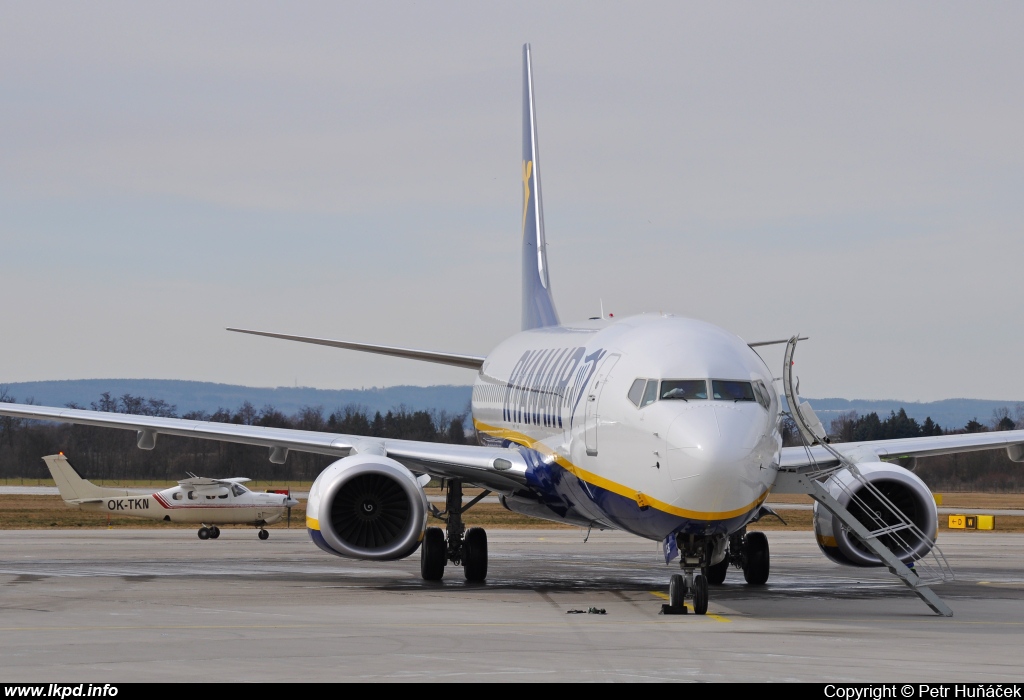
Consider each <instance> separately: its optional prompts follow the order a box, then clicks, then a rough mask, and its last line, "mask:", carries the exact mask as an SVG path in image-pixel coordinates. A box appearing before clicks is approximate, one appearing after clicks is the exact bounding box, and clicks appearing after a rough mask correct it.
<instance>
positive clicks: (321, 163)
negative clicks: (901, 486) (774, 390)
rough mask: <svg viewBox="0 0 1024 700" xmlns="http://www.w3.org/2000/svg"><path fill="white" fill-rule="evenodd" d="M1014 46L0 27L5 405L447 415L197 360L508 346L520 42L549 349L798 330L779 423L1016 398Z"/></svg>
mask: <svg viewBox="0 0 1024 700" xmlns="http://www.w3.org/2000/svg"><path fill="white" fill-rule="evenodd" d="M1021 27H1024V5H1021V4H1020V3H943V2H926V3H893V2H878V3H871V2H857V3H782V2H773V3H743V4H729V3H682V2H678V1H677V0H673V1H672V2H646V3H639V4H638V3H600V2H594V1H593V0H588V1H587V2H579V3H574V2H542V3H531V2H523V1H521V0H519V1H517V2H514V3H513V2H509V3H480V2H466V3H457V2H438V3H426V2H423V3H412V2H379V1H375V2H366V3H354V2H348V3H339V2H326V3H313V2H305V3H295V2H289V3H265V2H264V3H255V2H240V3H227V2H219V3H210V2H199V3H187V2H167V3H153V2H149V3H137V2H126V3H113V2H110V3H104V2H91V3H65V4H61V3H37V2H13V1H11V0H7V1H5V2H3V3H2V4H0V291H2V294H3V300H4V303H3V305H2V307H0V308H2V311H0V383H2V382H17V381H28V380H47V379H79V378H103V377H138V378H143V377H145V378H166V379H191V380H201V381H215V382H225V383H232V384H245V385H250V386H280V385H287V386H291V385H293V384H296V383H297V384H299V385H305V386H314V387H319V388H349V387H362V386H366V387H369V386H385V385H393V384H420V385H429V384H447V383H455V384H469V383H471V382H472V380H473V374H472V372H469V371H467V370H457V369H452V368H443V367H440V366H435V365H431V364H426V363H418V362H411V361H404V360H398V359H391V358H378V357H374V356H369V355H363V354H359V353H352V352H346V351H342V350H332V349H329V348H321V347H313V346H305V345H299V344H293V343H286V342H284V341H278V340H271V339H265V338H256V337H249V336H240V335H236V334H232V333H227V332H225V331H224V330H223V329H224V327H225V326H229V325H237V326H244V327H251V328H258V329H266V330H274V331H280V332H286V333H299V334H307V335H318V336H326V337H332V338H339V339H349V340H357V341H366V342H381V343H387V344H395V345H406V346H412V347H421V348H426V349H436V350H446V351H454V352H464V353H471V354H486V353H487V352H488V351H489V350H490V349H491V348H492V347H493V346H495V345H496V344H497V343H498V342H500V341H501V340H502V339H504V338H505V337H507V336H508V335H511V334H512V333H514V332H516V331H517V330H518V327H519V319H520V312H519V301H520V296H519V294H520V293H519V284H520V282H519V275H520V269H519V266H520V259H519V234H520V217H521V207H522V199H521V198H522V186H521V184H520V167H521V166H520V120H521V106H520V101H521V85H520V81H521V63H520V62H521V46H522V44H523V43H524V42H531V43H532V45H533V52H534V72H535V90H536V104H537V110H538V132H539V140H540V144H541V153H542V158H541V169H542V173H543V185H544V205H545V212H544V214H545V223H546V229H547V237H548V243H549V263H550V269H551V275H552V288H553V291H554V295H555V302H556V304H557V306H558V309H559V312H560V314H561V316H562V319H563V320H571V319H578V318H585V317H587V316H592V315H596V313H597V312H598V310H599V308H600V303H601V301H602V300H603V302H604V307H605V309H606V310H607V311H611V312H614V313H615V315H616V316H625V315H628V314H633V313H639V312H643V311H655V312H657V311H671V312H675V313H678V314H680V315H687V316H693V317H697V318H701V319H705V320H708V321H711V322H713V323H716V324H719V325H721V326H723V327H725V328H727V329H729V330H730V331H733V332H735V333H737V334H739V335H740V336H742V337H743V338H745V339H747V340H748V341H753V340H762V339H773V338H783V337H788V336H789V335H791V334H793V333H796V332H801V333H804V334H806V335H809V336H811V340H810V341H808V342H806V343H803V344H801V347H800V349H799V351H798V353H797V360H798V362H797V367H798V373H799V374H800V376H801V380H802V381H801V384H802V386H801V388H802V391H803V393H804V394H805V395H808V396H819V397H820V396H842V397H846V398H873V399H882V398H894V399H902V400H915V401H930V400H935V399H942V398H951V397H968V398H985V399H999V400H1024V362H1022V360H1021V358H1022V357H1024V294H1022V290H1024V279H1022V274H1021V270H1022V266H1024V41H1022V40H1021V36H1020V30H1021ZM765 356H766V359H767V360H768V362H769V364H770V366H771V367H772V368H773V369H774V368H776V366H778V368H779V369H780V370H781V352H775V351H772V350H769V351H767V352H766V353H765ZM19 398H23V397H19Z"/></svg>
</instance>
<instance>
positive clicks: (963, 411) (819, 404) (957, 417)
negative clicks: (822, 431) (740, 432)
mask: <svg viewBox="0 0 1024 700" xmlns="http://www.w3.org/2000/svg"><path fill="white" fill-rule="evenodd" d="M804 400H806V401H807V402H808V403H810V404H811V407H812V408H813V409H814V412H815V413H816V414H818V418H820V419H821V422H822V423H823V424H824V425H825V427H826V428H827V427H828V426H829V423H830V422H831V421H832V419H833V418H837V417H839V416H840V415H841V414H844V413H849V412H850V411H856V412H857V414H858V415H860V416H866V415H868V414H870V413H877V414H878V416H879V417H880V418H882V419H884V418H885V417H886V416H888V415H889V414H891V413H899V411H900V409H901V408H902V409H903V410H904V411H906V412H907V417H908V418H913V419H914V420H916V421H917V422H918V423H924V421H925V420H926V419H927V418H931V419H932V420H933V421H934V422H935V423H937V424H938V425H940V426H942V427H943V428H945V429H946V430H957V429H959V428H963V427H964V426H965V425H967V423H968V422H969V421H971V420H977V421H978V422H980V423H982V424H989V423H991V422H993V420H992V419H993V416H995V415H996V414H999V415H1005V414H1003V409H1006V410H1007V412H1008V414H1009V415H1011V416H1013V415H1016V414H1017V413H1018V410H1017V406H1019V405H1024V402H1021V401H988V400H985V399H944V400H942V401H931V402H928V403H918V402H915V401H894V400H893V401H866V400H857V399H855V400H850V399H804Z"/></svg>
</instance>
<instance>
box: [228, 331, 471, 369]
mask: <svg viewBox="0 0 1024 700" xmlns="http://www.w3.org/2000/svg"><path fill="white" fill-rule="evenodd" d="M227 330H229V331H233V332H235V333H248V334H249V335H262V336H266V337H268V338H280V339H281V340H294V341H297V342H299V343H312V344H314V345H326V346H328V347H332V348H343V349H345V350H359V351H360V352H372V353H375V354H377V355H391V356H392V357H402V358H405V359H407V360H423V361H424V362H436V363H438V364H442V365H451V366H453V367H462V368H464V369H480V368H481V367H483V366H484V360H485V359H486V358H484V357H479V356H477V355H460V354H456V353H452V352H436V351H434V350H416V349H413V348H399V347H394V346H391V345H374V344H371V343H353V342H351V341H348V340H329V339H327V338H311V337H309V336H304V335H288V334H286V333H269V332H267V331H252V330H247V329H245V328H228V329H227Z"/></svg>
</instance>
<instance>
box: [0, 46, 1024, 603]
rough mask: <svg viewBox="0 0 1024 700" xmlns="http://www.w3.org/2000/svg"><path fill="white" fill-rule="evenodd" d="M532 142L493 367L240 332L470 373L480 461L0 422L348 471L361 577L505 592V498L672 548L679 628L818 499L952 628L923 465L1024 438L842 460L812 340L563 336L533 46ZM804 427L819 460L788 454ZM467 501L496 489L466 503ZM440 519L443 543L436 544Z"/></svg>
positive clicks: (326, 506) (442, 355) (318, 441)
mask: <svg viewBox="0 0 1024 700" xmlns="http://www.w3.org/2000/svg"><path fill="white" fill-rule="evenodd" d="M522 136H523V141H522V143H523V160H522V171H521V173H522V191H523V208H522V221H521V226H522V280H523V287H522V331H521V332H519V333H517V334H515V335H513V336H512V337H510V338H509V339H508V340H506V341H505V342H503V343H501V344H500V345H499V346H498V347H497V348H495V349H494V350H493V351H492V352H491V353H489V354H488V355H486V356H479V355H469V354H458V353H450V352H435V351H428V350H417V349H412V348H404V347H393V346H385V345H375V344H369V343H359V342H351V341H340V340H329V339H325V338H315V337H308V336H297V335H286V334H281V333H267V332H262V331H253V330H242V329H229V330H235V331H238V332H242V333H252V334H255V335H263V336H269V337H274V338H281V339H286V340H294V341H300V342H303V343H314V344H319V345H326V346H331V347H337V348H345V349H349V350H358V351H363V352H371V353H378V354H383V355H390V356H393V357H401V358H406V359H415V360H422V361H426V362H435V363H441V364H445V365H451V366H455V367H462V368H465V369H466V370H470V371H472V372H473V373H474V375H475V384H474V386H473V395H472V416H473V423H474V425H475V427H476V431H477V435H478V438H479V442H480V444H479V445H445V444H437V443H428V442H417V441H410V440H391V439H384V438H373V437H364V436H360V435H341V434H336V433H326V432H307V431H301V430H286V429H277V428H262V427H256V426H247V425H230V424H223V423H210V422H200V421H190V420H180V419H172V418H159V417H152V416H135V415H125V414H112V413H102V412H96V411H83V410H77V409H66V408H48V407H44V406H32V405H28V406H19V405H14V404H6V403H5V404H0V415H6V416H14V417H19V418H34V419H39V420H47V421H63V422H69V423H78V424H84V425H93V426H105V427H112V428H122V429H126V430H134V431H136V432H137V436H138V446H139V447H140V448H141V449H153V448H154V447H155V446H156V442H157V437H158V436H159V435H161V434H165V435H183V436H187V437H192V438H205V439H210V440H225V441H231V442H238V443H244V444H249V445H262V446H264V447H266V448H268V451H269V459H270V461H271V462H272V463H274V464H283V463H284V462H285V460H286V458H287V455H288V451H289V450H299V451H304V452H312V453H316V454H323V455H332V456H335V457H337V458H338V459H337V461H336V462H334V463H333V464H331V465H330V466H329V467H327V468H326V469H325V470H324V471H323V472H321V474H320V475H319V476H318V477H317V479H316V481H315V482H314V483H313V486H312V488H311V491H310V494H309V500H308V503H307V519H306V526H307V529H308V532H309V536H310V537H311V538H312V540H313V542H314V543H315V544H316V545H317V546H318V547H320V548H321V549H323V550H324V551H326V552H329V553H330V554H334V555H337V556H341V557H349V558H353V559H363V560H391V559H401V558H404V557H408V556H410V555H412V554H413V553H414V552H415V551H416V550H417V549H419V550H420V573H421V576H422V578H423V579H425V580H428V581H436V580H439V579H441V578H442V576H443V575H444V570H445V567H446V566H447V565H448V564H449V563H451V564H454V565H461V566H462V567H463V569H464V573H465V577H466V579H467V580H468V581H471V582H479V581H483V580H484V579H485V578H486V577H487V568H488V563H487V535H486V533H485V531H484V530H483V529H481V528H470V529H469V530H468V531H467V530H466V529H465V527H464V525H463V519H462V515H463V513H464V512H465V511H466V510H467V509H468V508H470V507H472V506H473V505H474V504H475V503H476V502H477V501H478V500H479V498H482V497H483V496H485V495H487V494H488V493H491V492H496V493H497V494H499V496H500V501H501V503H502V504H504V506H505V507H506V508H508V509H509V510H512V511H516V512H519V513H523V514H526V515H530V516H535V517H538V518H544V519H547V520H552V521H556V522H561V523H571V524H575V525H579V526H581V527H585V528H599V529H605V528H612V529H618V530H623V531H625V532H629V533H632V534H635V535H638V536H640V537H643V538H647V539H649V540H654V541H657V542H661V543H662V544H663V547H664V550H665V560H666V562H668V561H670V560H671V559H673V558H675V557H676V556H678V557H679V563H680V568H681V573H679V574H675V575H673V576H672V577H671V578H670V580H669V586H668V598H669V603H668V605H666V606H664V607H663V612H666V613H681V612H685V611H686V610H687V603H686V602H685V601H687V600H691V601H692V605H691V606H690V607H692V610H693V612H695V613H698V614H704V613H706V612H707V608H708V597H709V596H708V585H709V583H710V584H711V585H717V584H721V583H722V582H723V581H724V579H725V578H726V574H727V571H728V569H729V567H730V566H732V567H735V568H737V569H741V570H742V572H743V576H744V579H745V580H746V582H747V583H748V584H749V585H753V586H759V585H763V584H764V583H765V582H766V581H767V580H768V577H769V571H770V560H769V548H768V540H767V538H766V537H765V535H764V533H762V532H747V526H748V525H750V524H751V523H752V522H754V521H756V520H757V519H759V518H761V517H763V516H765V515H766V514H770V513H771V511H770V510H769V509H767V508H765V507H764V506H763V503H764V501H765V499H766V498H767V497H768V495H769V494H770V493H773V492H774V493H806V494H809V495H811V497H812V498H813V499H814V501H815V517H814V529H815V536H816V538H817V542H818V545H819V547H820V549H821V551H822V552H823V554H824V555H825V556H826V557H828V558H829V559H831V560H832V561H834V562H838V563H840V564H844V565H849V566H885V567H887V568H888V569H889V570H890V571H891V572H893V573H894V574H896V575H897V576H899V577H900V579H901V580H902V581H903V582H904V583H905V584H906V585H907V586H908V587H910V588H911V589H912V590H913V591H914V592H915V593H916V594H917V595H918V596H920V597H921V598H922V599H923V600H924V601H925V602H926V603H927V604H928V605H929V606H930V607H931V608H932V610H934V611H935V612H937V613H939V614H942V615H951V614H952V611H951V610H949V608H948V607H947V606H946V605H945V604H944V603H943V602H942V601H941V600H940V599H939V598H938V597H937V596H936V595H935V593H934V591H932V590H931V588H930V586H931V585H932V584H934V583H937V582H940V581H941V580H943V578H945V577H948V575H949V573H950V572H949V569H948V565H947V564H946V563H945V560H944V559H943V558H942V557H941V553H940V552H939V550H938V549H937V548H936V547H935V535H936V531H937V513H936V509H935V502H934V499H933V496H932V494H931V493H930V492H929V490H928V488H927V486H926V485H925V484H924V482H922V481H921V479H920V478H919V477H917V476H916V475H914V474H913V472H912V471H911V469H908V468H907V467H911V468H912V467H913V464H914V461H915V460H916V458H918V457H925V456H930V455H940V454H950V453H955V452H964V451H971V450H985V449H1005V450H1007V453H1008V455H1009V457H1010V459H1013V460H1015V461H1024V431H1020V430H1017V431H1007V432H998V433H973V434H968V435H943V436H939V437H924V438H915V439H902V440H887V441H874V442H860V443H847V444H830V443H829V442H828V439H827V437H826V436H825V432H824V430H823V429H822V428H821V423H820V421H819V420H817V418H816V417H815V415H814V412H813V410H812V409H811V408H810V406H808V405H807V404H806V403H804V402H802V401H801V400H800V398H799V396H798V395H797V390H796V388H797V386H798V382H797V381H796V379H795V377H794V376H793V375H792V358H793V353H794V351H795V348H796V344H797V341H798V340H800V338H799V337H798V336H792V337H791V338H790V339H789V340H788V341H786V340H769V341H762V342H748V341H746V340H744V339H742V338H740V337H739V336H738V335H736V334H735V333H732V332H729V331H727V330H724V329H722V328H719V327H717V326H714V325H712V324H710V323H706V322H704V321H697V320H692V319H687V318H680V317H677V316H673V315H670V314H664V313H656V314H645V315H639V316H633V317H628V318H616V319H611V318H603V317H597V318H591V319H586V320H583V321H579V322H575V323H562V322H561V321H560V319H559V316H558V313H557V312H556V310H555V304H554V300H553V297H552V293H551V280H550V276H549V270H548V263H547V254H546V252H545V245H546V244H545V237H544V217H543V212H542V206H541V190H540V168H539V162H538V150H537V129H536V121H535V109H534V98H533V74H532V65H531V57H530V47H529V45H526V46H524V47H523V134H522ZM782 343H786V345H787V347H786V359H785V362H784V366H783V368H782V369H783V371H782V376H781V377H778V378H776V376H775V375H774V374H773V373H772V372H771V371H770V370H769V368H768V367H767V365H766V364H765V362H764V361H763V360H762V358H761V357H760V356H759V355H758V353H757V352H756V350H755V348H757V347H759V346H762V345H770V344H782ZM783 395H784V396H785V398H786V403H785V405H784V404H783V400H782V397H783ZM787 407H788V408H787ZM789 415H791V416H792V419H793V420H794V421H795V423H796V424H797V427H798V428H799V434H800V436H801V437H802V438H803V441H804V445H803V446H800V447H783V446H782V440H781V435H780V426H781V425H782V421H783V420H785V419H786V417H787V416H789ZM431 477H435V478H439V479H443V480H445V483H446V485H447V489H448V490H447V499H446V506H445V509H444V510H443V511H437V510H436V509H434V508H432V507H431V506H430V505H429V504H428V502H427V499H426V497H425V495H424V492H423V486H425V484H426V482H427V481H429V479H430V478H431ZM463 485H471V486H476V487H481V488H483V489H485V491H484V492H483V493H482V494H481V496H479V497H478V498H476V499H473V500H471V501H469V502H467V503H464V502H463V498H462V488H463ZM431 514H433V515H434V516H436V517H438V518H440V519H441V520H443V522H444V523H445V529H444V530H441V529H440V528H437V527H427V517H428V515H431ZM926 557H928V559H926ZM933 560H934V563H932V561H933ZM927 564H931V566H930V567H929V566H926V565H927Z"/></svg>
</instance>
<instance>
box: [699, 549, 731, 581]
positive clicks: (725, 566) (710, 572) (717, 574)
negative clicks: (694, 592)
mask: <svg viewBox="0 0 1024 700" xmlns="http://www.w3.org/2000/svg"><path fill="white" fill-rule="evenodd" d="M727 573H729V556H728V555H726V557H725V559H723V560H722V561H720V562H718V563H717V564H713V565H712V566H709V567H707V568H706V569H705V570H704V576H705V577H707V579H708V583H709V584H711V585H712V586H721V585H722V584H723V583H725V575H726V574H727Z"/></svg>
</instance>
